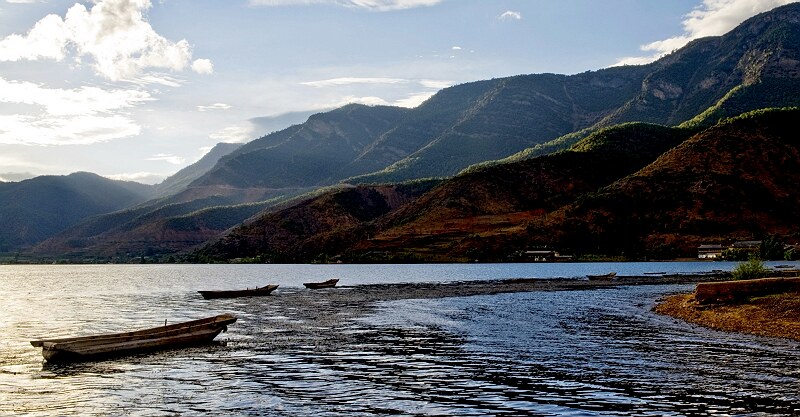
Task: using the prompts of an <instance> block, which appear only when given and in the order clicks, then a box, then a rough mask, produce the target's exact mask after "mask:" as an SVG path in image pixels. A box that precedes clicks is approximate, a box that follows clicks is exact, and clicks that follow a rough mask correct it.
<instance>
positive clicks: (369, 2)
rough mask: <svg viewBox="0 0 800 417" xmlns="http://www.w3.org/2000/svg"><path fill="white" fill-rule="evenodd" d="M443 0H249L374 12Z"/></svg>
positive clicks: (275, 4)
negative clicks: (339, 7) (330, 6)
mask: <svg viewBox="0 0 800 417" xmlns="http://www.w3.org/2000/svg"><path fill="white" fill-rule="evenodd" d="M442 1H444V0H250V5H252V6H307V5H311V4H324V5H332V6H341V7H347V8H353V9H366V10H370V11H376V12H386V11H392V10H403V9H412V8H415V7H426V6H435V5H437V4H439V3H441V2H442Z"/></svg>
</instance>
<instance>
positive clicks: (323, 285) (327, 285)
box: [303, 278, 339, 289]
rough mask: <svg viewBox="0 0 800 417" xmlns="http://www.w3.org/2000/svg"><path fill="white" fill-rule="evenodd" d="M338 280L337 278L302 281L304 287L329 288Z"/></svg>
mask: <svg viewBox="0 0 800 417" xmlns="http://www.w3.org/2000/svg"><path fill="white" fill-rule="evenodd" d="M338 282H339V279H338V278H333V279H329V280H327V281H322V282H304V283H303V285H305V287H306V288H311V289H317V288H331V287H335V286H336V283H338Z"/></svg>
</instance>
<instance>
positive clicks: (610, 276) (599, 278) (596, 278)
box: [586, 272, 617, 281]
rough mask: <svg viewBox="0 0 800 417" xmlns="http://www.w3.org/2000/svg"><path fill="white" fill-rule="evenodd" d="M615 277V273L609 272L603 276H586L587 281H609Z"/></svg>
mask: <svg viewBox="0 0 800 417" xmlns="http://www.w3.org/2000/svg"><path fill="white" fill-rule="evenodd" d="M615 276H617V273H616V272H609V273H607V274H603V275H586V277H587V278H589V281H611V280H612V279H614V277H615Z"/></svg>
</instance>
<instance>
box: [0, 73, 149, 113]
mask: <svg viewBox="0 0 800 417" xmlns="http://www.w3.org/2000/svg"><path fill="white" fill-rule="evenodd" d="M150 100H152V98H151V97H150V94H149V93H147V92H145V91H139V90H103V89H101V88H98V87H81V88H76V89H72V90H66V89H60V88H45V87H42V86H40V85H38V84H34V83H31V82H17V81H7V80H5V79H3V78H2V77H0V103H11V104H29V105H34V106H39V107H41V108H42V109H43V110H44V112H45V113H46V114H47V115H49V116H69V115H75V116H77V115H95V114H97V113H109V112H113V111H117V110H121V109H125V108H129V107H132V106H134V105H136V104H138V103H141V102H144V101H150Z"/></svg>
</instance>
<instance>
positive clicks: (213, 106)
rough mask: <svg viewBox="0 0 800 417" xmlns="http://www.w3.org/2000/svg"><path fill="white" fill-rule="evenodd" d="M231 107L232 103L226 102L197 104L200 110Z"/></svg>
mask: <svg viewBox="0 0 800 417" xmlns="http://www.w3.org/2000/svg"><path fill="white" fill-rule="evenodd" d="M230 108H231V105H230V104H225V103H214V104H212V105H210V106H197V110H199V111H212V110H228V109H230Z"/></svg>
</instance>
